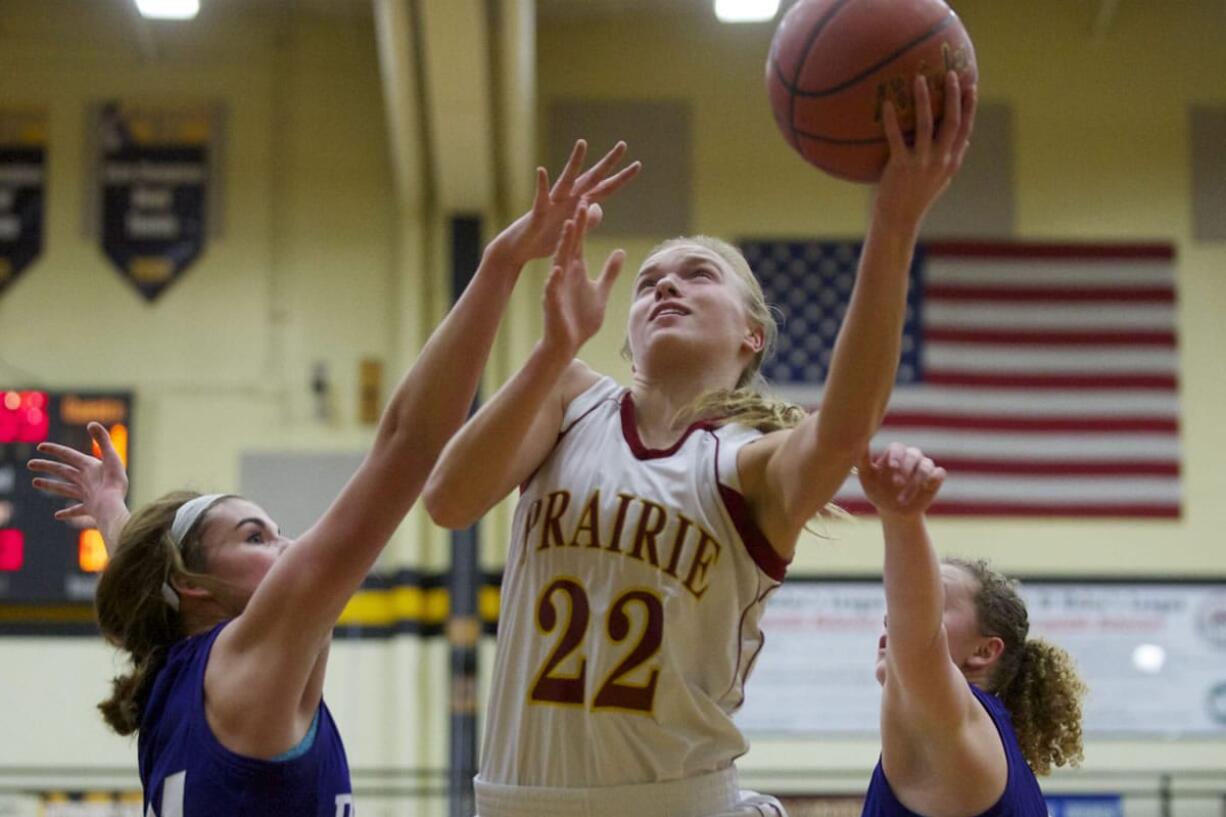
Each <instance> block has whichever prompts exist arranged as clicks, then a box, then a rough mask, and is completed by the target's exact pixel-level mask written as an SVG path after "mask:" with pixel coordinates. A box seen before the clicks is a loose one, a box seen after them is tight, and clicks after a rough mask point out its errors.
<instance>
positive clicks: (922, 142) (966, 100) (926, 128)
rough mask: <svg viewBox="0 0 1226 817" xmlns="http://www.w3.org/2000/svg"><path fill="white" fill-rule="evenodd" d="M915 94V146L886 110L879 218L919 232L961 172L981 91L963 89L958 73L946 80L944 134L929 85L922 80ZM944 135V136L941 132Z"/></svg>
mask: <svg viewBox="0 0 1226 817" xmlns="http://www.w3.org/2000/svg"><path fill="white" fill-rule="evenodd" d="M912 93H913V94H914V100H915V144H914V145H913V146H912V147H908V146H907V143H906V140H905V139H904V138H903V133H902V129H901V127H900V126H899V124H898V112H897V111H896V110H895V109H894V105H893V103H892V102H886V103H885V105H884V107H883V109H882V119H883V120H884V124H885V135H886V139H887V140H888V141H889V143H890V159H889V161H888V162H887V163H886V166H885V170H884V171H883V173H882V175H881V181H880V183H879V184H878V186H877V198H876V201H875V205H874V206H875V211H876V214H877V216H879V217H884V218H888V219H891V220H894V221H895V222H896V223H898V224H900V225H904V226H906V227H908V228H913V227H918V225H919V223H920V221H921V220H922V219H923V217H924V214H925V213H927V212H928V208H929V207H931V206H932V203H933V202H935V201H936V200H937V199H938V198H939V197H940V196H941V194H942V193H944V192H945V190H946V188H948V187H949V183H950V181H951V180H952V179H953V177H954V175H955V174H956V173H957V172H958V169H959V168H961V167H962V160H963V159H964V158H965V157H966V149H967V148H968V147H969V146H970V138H971V130H972V129H973V127H974V124H975V106H976V102H977V92H976V88H975V86H973V85H972V86H971V87H969V88H966V89H963V88H962V86H961V82H960V81H959V79H958V74H957V73H956V72H954V71H950V72H948V73H947V74H946V75H945V112H944V114H943V115H942V117H941V122H940V127H939V129H938V128H936V127H934V125H933V112H932V101H931V95H930V94H929V93H928V83H927V81H926V80H925V79H924V77H922V76H917V77H916V78H915V82H914V88H913V91H912ZM938 130H939V133H938V132H936V131H938Z"/></svg>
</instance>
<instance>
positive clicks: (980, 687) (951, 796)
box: [859, 443, 1085, 817]
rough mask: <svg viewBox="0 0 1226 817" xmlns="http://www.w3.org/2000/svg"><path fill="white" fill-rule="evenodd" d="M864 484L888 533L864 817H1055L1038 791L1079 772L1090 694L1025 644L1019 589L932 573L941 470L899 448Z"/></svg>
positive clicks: (864, 470) (941, 569)
mask: <svg viewBox="0 0 1226 817" xmlns="http://www.w3.org/2000/svg"><path fill="white" fill-rule="evenodd" d="M859 473H860V484H861V486H863V488H864V493H865V495H866V496H867V497H868V499H869V500H870V501H871V502H872V503H873V504H874V505H875V506H876V508H877V511H878V513H879V514H880V516H881V524H882V527H883V529H884V532H885V567H884V576H883V578H884V582H885V596H886V621H885V626H886V632H885V634H884V635H883V636H882V637H881V640H880V642H879V644H878V654H877V680H878V681H879V682H880V683H881V685H882V694H881V760H880V761H879V762H878V764H877V768H876V769H875V770H874V771H873V777H872V780H871V781H870V783H869V787H868V794H867V795H866V797H865V803H864V811H863V815H864V817H912V816H913V815H914V816H915V817H920V816H921V815H922V817H972V815H975V817H1047V805H1046V803H1045V802H1044V800H1043V795H1042V793H1041V792H1040V790H1039V784H1038V782H1037V780H1036V779H1035V775H1036V774H1046V773H1047V772H1048V771H1050V769H1051V766H1052V765H1053V764H1055V765H1057V766H1063V765H1064V764H1065V763H1074V764H1075V763H1077V762H1078V761H1080V759H1081V698H1082V696H1083V695H1084V694H1085V686H1084V685H1083V684H1082V683H1081V681H1080V679H1079V678H1078V677H1077V674H1076V671H1075V670H1074V668H1073V665H1072V660H1071V659H1070V658H1069V656H1068V654H1067V653H1065V652H1064V651H1063V650H1061V649H1060V648H1058V647H1055V646H1053V645H1051V644H1048V643H1046V642H1044V641H1040V640H1037V639H1028V638H1027V635H1028V633H1029V629H1030V624H1029V619H1028V617H1027V613H1026V605H1025V603H1024V602H1023V601H1022V598H1021V596H1020V595H1018V593H1017V589H1016V587H1015V586H1014V585H1013V584H1012V583H1011V582H1010V581H1009V580H1008V579H1007V578H1005V577H1004V576H1002V575H1001V574H999V573H997V572H995V571H993V570H991V569H990V568H989V567H988V566H987V564H986V563H984V562H968V561H963V560H958V559H949V560H946V561H945V562H944V563H942V562H940V561H938V559H937V555H936V552H935V550H934V549H933V547H932V542H931V541H930V539H929V538H928V532H927V530H926V528H925V524H924V511H925V510H926V509H927V508H928V506H929V505H930V504H931V503H932V500H933V498H934V497H935V496H936V493H937V491H938V490H939V489H940V487H941V483H942V482H943V481H944V479H945V470H944V469H943V468H938V467H937V466H936V465H935V464H934V463H933V461H932V460H930V459H928V458H927V457H925V456H924V455H923V453H922V452H920V451H919V449H916V448H907V447H905V446H902V445H899V444H897V443H895V444H893V445H890V446H889V447H888V448H887V449H886V450H885V451H884V452H882V453H880V454H878V455H876V456H869V455H868V454H866V455H865V456H864V457H863V458H862V459H861V462H860V465H859Z"/></svg>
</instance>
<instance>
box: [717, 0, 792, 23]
mask: <svg viewBox="0 0 1226 817" xmlns="http://www.w3.org/2000/svg"><path fill="white" fill-rule="evenodd" d="M778 11H779V0H715V16H716V17H718V18H719V19H720V20H722V21H723V22H725V23H761V22H764V21H766V20H773V19H775V13H776V12H778Z"/></svg>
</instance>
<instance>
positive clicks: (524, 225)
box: [487, 139, 642, 267]
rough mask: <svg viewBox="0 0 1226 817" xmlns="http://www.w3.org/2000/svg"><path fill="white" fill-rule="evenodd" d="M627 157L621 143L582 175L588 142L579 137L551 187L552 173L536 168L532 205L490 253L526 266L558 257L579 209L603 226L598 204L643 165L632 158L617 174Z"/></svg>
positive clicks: (501, 235) (502, 235)
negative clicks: (565, 230)
mask: <svg viewBox="0 0 1226 817" xmlns="http://www.w3.org/2000/svg"><path fill="white" fill-rule="evenodd" d="M625 155H626V143H625V142H618V143H617V144H616V145H614V146H613V149H612V150H610V151H609V152H608V153H606V154H605V155H604V158H602V159H601V160H600V161H599V162H597V163H596V164H594V165H593V166H592V167H591V168H589V169H588V170H587V171H586V172H584V173H580V171H581V170H582V169H583V161H584V159H585V158H586V157H587V142H585V141H583V140H582V139H580V140H579V141H577V142H575V147H574V149H573V150H572V151H571V154H570V159H569V160H568V161H567V162H566V167H565V168H564V169H563V170H562V175H561V176H559V177H558V180H557V182H555V183H554V185H553V186H552V187H551V186H550V185H549V172H548V171H546V170H545V168H543V167H538V168H537V169H536V196H535V198H534V200H533V202H532V209H531V210H529V211H528V212H527V213H525V214H524V215H522V216H520V217H519V218H518V219H516V221H515V222H514V223H512V224H511V226H509V227H507V228H506V229H505V230H503V231H502V232H501V233H499V235H498V236H497V237H496V238H495V239H494V240H493V241H492V242H490V246H489V248H488V250H487V252H492V253H496V254H499V255H501V256H502V257H503V258H505V259H506V261H508V262H509V263H511V264H514V265H515V266H517V267H522V266H523V265H524V264H527V263H528V262H529V261H532V260H534V259H537V258H548V257H550V256H551V255H554V254H555V253H556V252H557V251H558V248H559V245H560V242H561V240H562V230H563V227H564V226H565V224H566V222H567V221H571V220H573V219H574V218H575V217H576V216H577V215H578V213H579V212H580V210H586V211H588V216H587V217H588V220H589V222H590V223H591V225H592V226H596V225H598V224H600V221H601V218H602V217H603V215H604V214H603V211H602V210H601V209H600V207H599V206H598V205H599V203H600V202H602V201H604V200H605V199H607V198H609V197H610V196H612V195H613V194H614V193H616V192H617V191H618V190H621V189H622V188H623V187H624V186H625V185H626V184H627V183H628V182H629V181H630V180H631V179H633V178H634V177H635V176H637V175H638V172H639V170H640V169H641V168H642V164H641V163H640V162H633V163H632V164H630V165H628V166H626V167H624V168H622V169H621V170H620V171H618V172H617V173H613V169H614V168H615V167H617V164H618V162H620V161H621V160H622V157H623V156H625ZM610 174H612V175H610ZM593 205H596V206H594V207H593Z"/></svg>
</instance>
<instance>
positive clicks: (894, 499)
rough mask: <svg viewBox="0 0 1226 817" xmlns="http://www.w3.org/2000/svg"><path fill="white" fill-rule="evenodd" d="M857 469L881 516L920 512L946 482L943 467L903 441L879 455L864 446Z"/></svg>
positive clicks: (926, 508)
mask: <svg viewBox="0 0 1226 817" xmlns="http://www.w3.org/2000/svg"><path fill="white" fill-rule="evenodd" d="M857 470H858V471H859V475H860V487H862V488H863V489H864V495H865V496H866V497H867V498H868V501H869V502H872V503H873V506H874V507H876V508H877V512H878V513H879V514H880V515H881V516H919V515H920V514H922V513H924V511H926V510H928V506H929V505H931V504H932V501H933V499H935V498H936V495H937V491H939V490H940V489H941V485H942V484H943V483H944V482H945V469H944V468H939V467H937V465H936V463H934V462H933V461H932V460H931V459H929V458H928V457H925V456H924V452H922V451H920V450H919V449H918V448H915V447H907V446H905V445H903V444H902V443H890V445H889V447H888V448H886V450H885V451H883V452H881V453H880V454H877V455H876V456H872V455H870V454H869V452H868V451H867V450H865V452H864V454H863V455H862V456H861V458H860V464H859V466H858V467H857Z"/></svg>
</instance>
